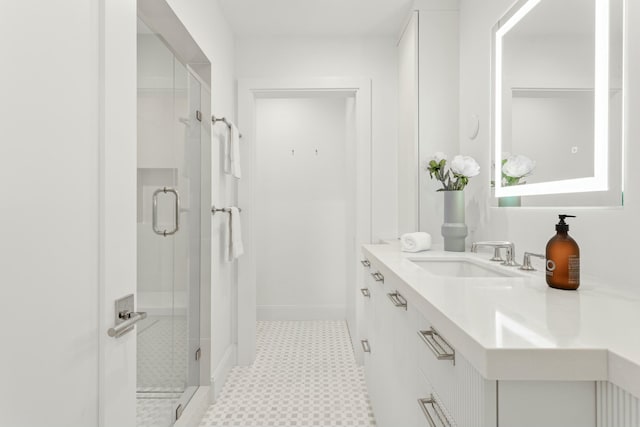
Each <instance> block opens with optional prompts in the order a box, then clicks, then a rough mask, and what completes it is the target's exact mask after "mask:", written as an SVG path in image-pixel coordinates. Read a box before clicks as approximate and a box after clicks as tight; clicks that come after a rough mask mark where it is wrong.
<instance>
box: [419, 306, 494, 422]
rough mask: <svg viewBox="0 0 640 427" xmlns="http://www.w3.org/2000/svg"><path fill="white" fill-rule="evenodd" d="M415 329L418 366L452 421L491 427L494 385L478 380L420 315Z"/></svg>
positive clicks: (457, 353) (484, 380)
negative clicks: (417, 327) (417, 329)
mask: <svg viewBox="0 0 640 427" xmlns="http://www.w3.org/2000/svg"><path fill="white" fill-rule="evenodd" d="M418 326H419V331H417V332H418V333H417V334H416V340H417V341H418V342H419V345H418V348H419V350H418V365H419V367H420V370H421V371H422V373H423V374H424V375H425V377H426V378H427V379H428V381H429V383H430V384H431V385H432V387H433V391H434V394H436V395H437V396H439V398H440V399H441V401H442V404H443V406H444V407H445V408H446V410H447V411H448V412H449V413H450V414H451V417H452V419H453V420H455V422H456V423H457V424H458V425H461V426H465V427H486V426H495V425H496V421H495V420H496V382H495V381H489V380H486V379H485V378H484V377H482V376H481V375H480V373H478V371H476V369H475V368H474V367H473V366H471V364H470V363H469V362H468V361H467V360H466V359H465V358H464V356H463V355H461V354H460V353H459V352H456V351H455V348H453V347H451V345H450V344H449V343H448V342H447V338H446V337H444V336H441V335H440V334H438V330H437V329H436V328H434V327H433V325H432V324H431V323H430V322H429V321H428V320H427V319H425V318H424V317H423V316H420V319H419V324H418ZM454 363H455V364H454Z"/></svg>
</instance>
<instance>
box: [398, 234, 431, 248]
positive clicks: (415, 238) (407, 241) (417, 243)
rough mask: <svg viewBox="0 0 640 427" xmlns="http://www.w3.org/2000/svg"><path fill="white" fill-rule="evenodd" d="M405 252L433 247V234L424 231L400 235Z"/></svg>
mask: <svg viewBox="0 0 640 427" xmlns="http://www.w3.org/2000/svg"><path fill="white" fill-rule="evenodd" d="M400 242H401V243H402V251H403V252H420V251H427V250H429V249H431V234H429V233H424V232H417V233H406V234H403V235H402V236H400Z"/></svg>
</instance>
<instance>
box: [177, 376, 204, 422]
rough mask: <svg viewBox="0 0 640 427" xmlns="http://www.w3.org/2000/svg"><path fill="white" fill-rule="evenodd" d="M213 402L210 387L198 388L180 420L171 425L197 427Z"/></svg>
mask: <svg viewBox="0 0 640 427" xmlns="http://www.w3.org/2000/svg"><path fill="white" fill-rule="evenodd" d="M212 402H213V398H212V396H211V387H208V386H201V387H198V390H196V392H195V394H194V395H193V397H192V398H191V400H190V401H189V404H188V405H187V406H186V407H185V408H184V412H182V415H181V416H180V419H179V420H178V421H176V423H175V424H174V425H173V426H174V427H197V426H199V425H200V422H201V421H202V417H204V414H205V413H206V412H207V409H209V406H210V405H211V403H212Z"/></svg>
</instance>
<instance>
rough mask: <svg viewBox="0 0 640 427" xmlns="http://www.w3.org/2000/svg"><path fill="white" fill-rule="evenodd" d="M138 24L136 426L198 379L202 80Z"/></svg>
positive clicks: (163, 412) (169, 419) (180, 399)
mask: <svg viewBox="0 0 640 427" xmlns="http://www.w3.org/2000/svg"><path fill="white" fill-rule="evenodd" d="M139 28H140V29H141V30H139V33H138V284H137V291H138V307H139V309H140V310H142V311H146V312H147V313H148V317H147V319H145V320H144V321H143V322H141V323H140V325H139V327H138V328H137V335H138V336H137V340H138V341H137V392H138V393H137V397H138V426H154V427H162V426H171V425H173V423H174V422H175V420H176V419H177V417H179V415H180V413H181V411H182V409H183V408H184V407H185V406H186V404H187V403H188V401H189V399H190V398H191V396H192V395H193V393H194V392H195V389H196V388H197V384H198V380H199V363H198V361H197V360H196V352H197V350H198V348H199V336H200V333H199V332H200V331H199V324H200V321H199V307H200V207H201V206H200V205H201V204H200V201H201V194H200V148H201V146H200V122H199V120H200V113H199V111H200V83H199V82H198V80H197V79H196V78H194V77H193V76H192V75H191V74H190V72H189V70H188V69H187V67H185V66H184V65H183V64H182V63H180V61H178V60H177V58H176V57H175V55H174V54H173V52H172V51H171V50H170V49H169V48H168V47H167V46H166V44H165V43H164V42H163V40H162V39H161V38H160V37H158V36H157V35H155V34H153V33H152V32H151V31H150V30H149V29H148V28H147V27H146V26H144V24H143V23H142V22H141V21H139Z"/></svg>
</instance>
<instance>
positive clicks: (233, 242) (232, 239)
mask: <svg viewBox="0 0 640 427" xmlns="http://www.w3.org/2000/svg"><path fill="white" fill-rule="evenodd" d="M228 239H229V241H228V245H226V246H227V257H226V258H227V261H229V262H232V261H234V260H235V259H236V258H238V257H240V255H242V254H243V253H244V246H243V245H242V227H241V226H240V211H239V210H238V208H236V207H233V208H229V232H228Z"/></svg>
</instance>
